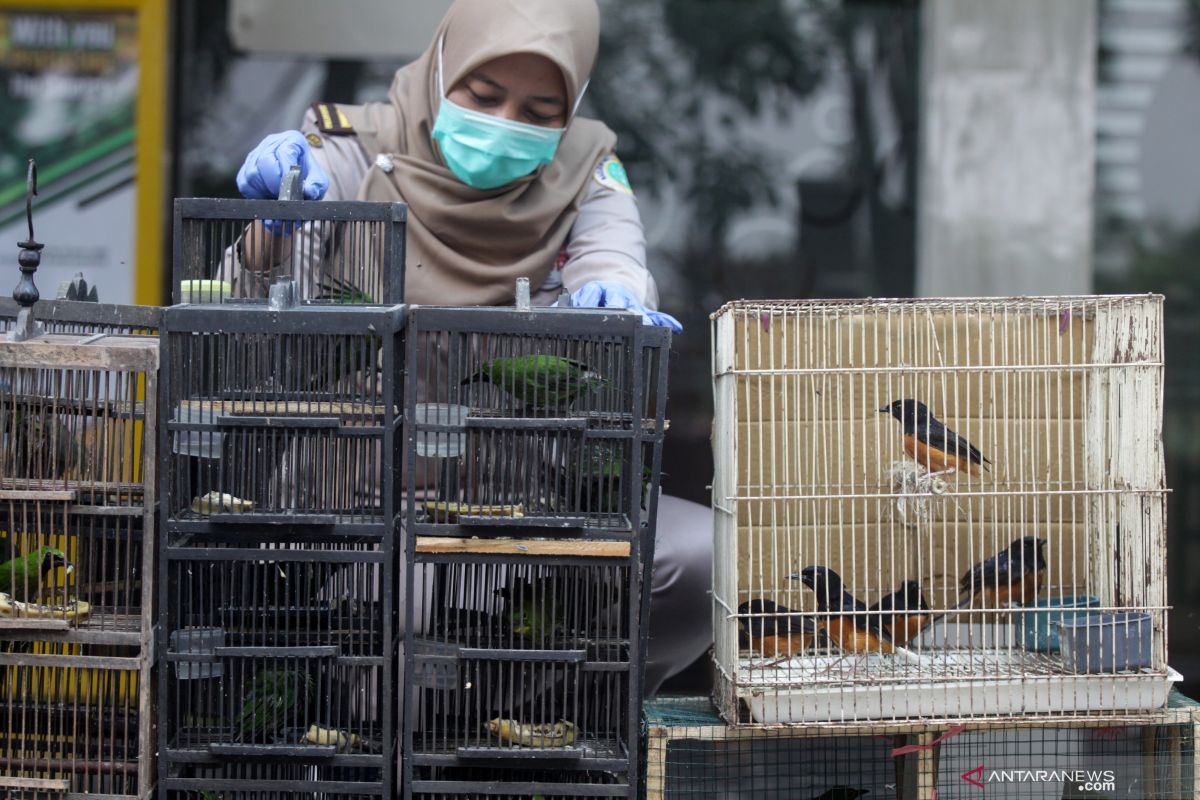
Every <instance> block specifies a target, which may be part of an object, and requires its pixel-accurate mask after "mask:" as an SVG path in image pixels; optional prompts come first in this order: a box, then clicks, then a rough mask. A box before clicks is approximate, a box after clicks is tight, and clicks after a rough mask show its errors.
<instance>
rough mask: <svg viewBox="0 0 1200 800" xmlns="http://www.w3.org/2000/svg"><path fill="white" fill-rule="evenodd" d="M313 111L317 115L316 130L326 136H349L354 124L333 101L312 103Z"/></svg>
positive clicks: (352, 131)
mask: <svg viewBox="0 0 1200 800" xmlns="http://www.w3.org/2000/svg"><path fill="white" fill-rule="evenodd" d="M312 109H313V112H314V113H315V114H316V115H317V130H319V131H320V132H321V133H324V134H326V135H327V136H350V135H351V134H353V133H354V126H353V125H351V124H350V120H349V119H348V118H347V117H346V115H345V114H344V113H343V112H342V110H341V109H340V108H338V107H337V104H335V103H313V105H312Z"/></svg>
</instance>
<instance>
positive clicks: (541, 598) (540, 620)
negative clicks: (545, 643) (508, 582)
mask: <svg viewBox="0 0 1200 800" xmlns="http://www.w3.org/2000/svg"><path fill="white" fill-rule="evenodd" d="M495 594H496V595H497V596H498V597H502V598H504V601H505V602H504V613H503V615H502V618H503V619H504V621H505V622H506V623H507V624H508V627H509V630H511V631H512V632H513V633H515V634H517V635H518V636H524V637H526V638H530V639H549V638H550V637H551V636H553V635H554V634H555V633H560V632H562V631H563V630H564V629H565V628H566V620H565V618H564V612H563V609H562V607H561V603H562V596H561V594H562V592H561V590H558V591H556V590H555V587H554V586H553V584H551V583H550V582H541V583H540V588H539V587H538V586H535V585H534V584H532V583H530V582H529V581H527V580H525V579H524V578H521V579H518V580H516V581H514V583H513V586H511V587H509V586H503V587H501V588H499V589H497V590H496V591H495Z"/></svg>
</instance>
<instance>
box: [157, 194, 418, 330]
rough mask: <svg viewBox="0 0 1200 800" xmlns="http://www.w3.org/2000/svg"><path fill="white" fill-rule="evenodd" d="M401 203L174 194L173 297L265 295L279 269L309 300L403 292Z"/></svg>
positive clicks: (214, 299)
mask: <svg viewBox="0 0 1200 800" xmlns="http://www.w3.org/2000/svg"><path fill="white" fill-rule="evenodd" d="M406 219H407V207H406V206H405V205H404V204H403V203H374V202H360V201H304V200H234V199H201V198H186V199H178V200H176V201H175V230H174V240H173V241H174V253H173V261H172V263H173V265H174V267H173V270H174V271H173V277H174V280H173V282H172V288H171V291H172V299H173V301H174V302H176V303H221V302H227V301H235V302H253V301H265V300H266V299H267V296H268V293H269V290H270V287H271V285H272V284H273V283H275V281H276V280H278V279H279V278H281V277H286V278H291V279H293V280H294V281H295V282H296V286H297V288H298V290H299V294H300V297H301V299H302V300H303V301H304V302H306V303H329V304H351V305H368V306H370V305H391V304H394V303H401V302H403V301H404V229H405V220H406Z"/></svg>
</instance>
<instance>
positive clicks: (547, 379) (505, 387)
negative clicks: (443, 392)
mask: <svg viewBox="0 0 1200 800" xmlns="http://www.w3.org/2000/svg"><path fill="white" fill-rule="evenodd" d="M470 383H490V384H492V385H493V386H496V387H498V388H499V389H501V390H502V391H504V392H505V393H507V394H508V395H510V396H512V397H513V398H515V399H516V400H518V401H520V402H522V403H524V404H525V408H526V409H527V410H531V411H536V410H550V409H554V408H558V407H561V406H565V405H569V404H570V403H571V402H572V401H574V400H575V399H576V398H578V397H580V396H581V395H583V394H585V393H587V392H594V391H596V390H597V389H599V388H600V387H602V386H608V385H609V382H608V380H607V379H606V378H605V377H604V376H603V375H601V374H599V373H598V372H595V371H593V370H592V369H591V367H589V366H588V365H587V364H584V363H583V362H580V361H575V360H573V359H570V358H563V357H561V356H546V355H528V356H514V357H512V358H494V359H492V360H491V361H489V362H487V363H486V364H484V365H483V366H482V367H480V369H479V371H478V372H476V373H475V374H474V375H472V376H471V377H469V378H463V380H462V385H463V386H466V385H467V384H470Z"/></svg>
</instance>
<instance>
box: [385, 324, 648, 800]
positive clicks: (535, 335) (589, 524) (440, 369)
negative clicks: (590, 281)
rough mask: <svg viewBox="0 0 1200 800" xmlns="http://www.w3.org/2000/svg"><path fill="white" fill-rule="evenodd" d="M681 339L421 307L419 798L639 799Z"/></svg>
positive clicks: (411, 477)
mask: <svg viewBox="0 0 1200 800" xmlns="http://www.w3.org/2000/svg"><path fill="white" fill-rule="evenodd" d="M669 343H670V335H669V332H667V331H665V330H661V329H654V328H649V327H647V326H644V325H642V322H641V319H640V317H638V316H637V315H630V314H624V313H617V314H613V313H611V312H604V313H598V312H595V311H592V310H585V309H537V310H533V311H521V310H513V309H474V308H472V309H458V308H422V307H412V308H410V309H409V329H408V339H407V345H408V348H409V355H408V360H407V363H408V364H409V365H410V369H409V371H408V373H407V375H406V378H407V381H408V383H407V388H406V423H407V425H408V435H407V437H406V441H407V450H406V453H405V456H406V459H407V462H406V465H405V466H406V473H407V488H408V495H407V500H408V505H407V509H406V515H405V518H406V538H407V548H408V553H409V560H408V577H407V584H406V587H407V588H406V591H407V605H406V608H407V622H406V630H407V631H408V632H409V634H408V640H407V643H406V646H405V648H404V658H405V675H406V684H405V685H406V687H407V691H406V693H405V698H404V702H403V704H402V705H403V714H404V729H403V771H404V780H403V787H404V796H405V797H407V798H443V797H444V798H450V797H477V796H482V795H485V794H486V795H487V796H489V797H514V798H515V797H524V798H533V797H542V798H550V797H631V796H634V794H635V792H636V789H637V775H638V735H639V724H640V722H639V715H640V707H641V695H642V692H643V682H644V661H645V635H646V629H645V619H646V614H647V610H648V602H649V599H648V596H647V592H648V585H647V581H648V580H649V575H650V564H651V563H652V561H653V542H654V525H653V520H654V518H655V511H656V508H657V500H658V483H659V480H658V478H659V467H660V463H661V445H662V438H663V435H664V433H665V430H666V421H665V418H664V414H665V406H666V377H667V371H666V359H667V354H668V351H669Z"/></svg>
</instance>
